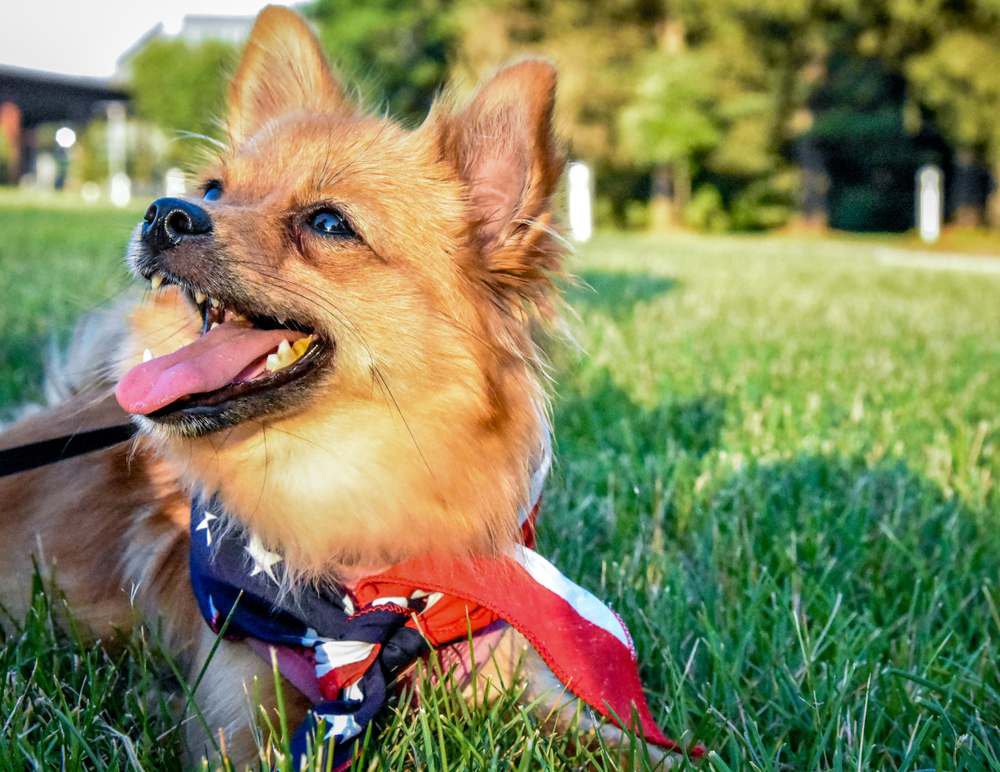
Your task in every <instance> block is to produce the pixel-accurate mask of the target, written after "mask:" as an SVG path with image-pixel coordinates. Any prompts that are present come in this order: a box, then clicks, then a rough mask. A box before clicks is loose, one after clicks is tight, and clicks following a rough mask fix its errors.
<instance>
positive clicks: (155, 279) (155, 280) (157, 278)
mask: <svg viewBox="0 0 1000 772" xmlns="http://www.w3.org/2000/svg"><path fill="white" fill-rule="evenodd" d="M161 284H163V275H162V274H159V273H154V274H153V275H152V276H150V277H149V286H150V287H152V288H153V289H159V288H160V285H161Z"/></svg>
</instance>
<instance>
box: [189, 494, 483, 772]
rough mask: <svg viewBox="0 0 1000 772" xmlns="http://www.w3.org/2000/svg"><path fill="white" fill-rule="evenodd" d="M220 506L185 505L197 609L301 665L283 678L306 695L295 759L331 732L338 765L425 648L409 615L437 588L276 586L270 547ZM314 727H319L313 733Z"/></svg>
mask: <svg viewBox="0 0 1000 772" xmlns="http://www.w3.org/2000/svg"><path fill="white" fill-rule="evenodd" d="M221 512H222V509H221V506H220V505H219V503H218V501H216V500H212V501H210V502H209V503H208V504H207V505H206V504H203V503H201V502H199V501H198V500H196V501H195V502H194V503H193V505H192V510H191V527H192V532H191V560H190V566H191V586H192V588H193V590H194V594H195V597H196V598H197V601H198V607H199V608H200V610H201V613H202V616H203V617H204V618H205V621H206V622H208V624H209V626H210V627H211V628H212V630H213V631H215V632H216V633H220V632H224V636H225V637H226V638H228V639H247V640H249V641H251V642H253V643H257V642H263V643H264V644H267V645H268V646H267V647H266V648H271V647H273V648H275V649H276V653H277V656H278V657H279V663H281V662H283V661H285V662H287V661H289V660H298V662H299V663H300V664H301V663H302V662H305V663H308V664H309V665H310V666H311V669H312V670H313V674H312V675H313V679H314V680H313V681H312V683H310V682H309V680H308V677H307V678H305V679H304V678H302V677H301V675H300V676H299V677H294V676H292V677H290V678H289V680H291V681H292V682H293V683H294V684H295V685H296V686H297V687H298V688H299V689H300V690H302V691H303V692H304V693H305V694H306V695H307V696H308V697H309V698H310V699H311V701H312V702H313V703H314V704H313V707H312V709H311V710H310V711H309V713H308V715H307V717H306V719H305V720H304V721H303V722H302V724H301V725H300V726H299V727H298V729H297V730H296V732H295V734H294V736H293V738H292V743H291V750H292V753H293V756H294V757H295V759H294V761H295V765H296V767H297V766H298V763H299V761H300V760H301V759H302V758H304V757H305V756H306V754H307V752H308V747H309V744H310V742H312V741H313V740H314V738H315V739H316V741H318V742H321V743H324V744H326V743H328V742H329V741H330V740H332V741H333V743H334V758H333V765H334V768H340V767H343V766H346V765H347V764H348V763H349V762H350V758H351V756H352V753H353V744H354V741H355V740H356V738H357V737H358V736H359V735H361V734H362V732H363V731H364V729H365V727H366V726H367V724H368V723H369V722H370V721H371V720H372V719H373V718H374V717H375V716H376V715H377V713H378V712H379V710H381V708H382V707H383V706H384V705H385V703H386V701H387V699H388V696H389V695H388V692H387V686H388V684H390V683H391V682H392V680H393V679H394V678H395V677H396V676H397V675H399V673H400V672H401V671H403V670H404V669H406V667H408V666H409V665H411V664H412V663H413V662H414V661H415V660H416V659H418V658H419V657H421V656H423V655H424V654H426V653H427V652H428V651H429V644H428V641H427V640H426V639H425V637H424V635H422V634H421V632H420V631H419V630H418V629H417V624H416V619H417V615H418V614H420V613H421V612H424V611H426V610H427V608H428V606H430V605H433V604H434V602H435V601H437V600H438V599H439V598H440V595H441V594H440V593H428V592H421V591H420V590H413V591H411V592H410V593H409V595H408V596H406V597H403V596H398V595H395V596H386V597H371V595H372V593H371V592H370V591H369V592H367V593H366V595H368V596H370V597H369V598H368V599H367V602H365V603H363V605H359V604H358V603H357V602H356V599H355V597H356V596H355V597H352V596H351V594H350V593H348V592H347V591H346V590H340V589H338V588H335V587H328V588H308V589H307V591H303V592H301V593H295V594H294V595H293V594H286V593H282V592H281V588H280V582H281V576H280V572H281V570H282V569H281V567H280V565H279V564H280V562H281V558H280V556H278V555H276V554H275V553H272V552H269V551H267V550H266V549H265V548H264V547H263V545H262V544H261V543H260V542H259V540H257V539H256V538H255V537H253V538H251V539H250V540H249V541H248V540H247V539H246V536H245V534H243V533H241V532H240V531H239V530H238V529H227V528H224V527H219V524H218V523H217V522H216V521H221V518H222V515H221ZM489 617H490V621H492V620H493V619H495V617H492V615H489ZM306 620H308V621H306ZM480 621H483V620H474V623H475V622H480ZM463 622H464V620H463ZM464 627H465V625H464V624H463V628H464ZM445 634H447V633H445ZM254 648H255V649H257V650H258V651H261V653H264V652H265V651H266V648H264V647H258V646H255V647H254ZM279 668H280V669H281V671H282V674H283V675H285V676H286V677H289V675H290V674H289V673H287V672H286V669H285V668H284V667H280V664H279ZM289 669H290V668H289ZM299 670H301V667H300V668H299ZM320 726H322V727H323V730H324V734H323V736H321V737H317V734H316V733H317V729H318V728H319V727H320Z"/></svg>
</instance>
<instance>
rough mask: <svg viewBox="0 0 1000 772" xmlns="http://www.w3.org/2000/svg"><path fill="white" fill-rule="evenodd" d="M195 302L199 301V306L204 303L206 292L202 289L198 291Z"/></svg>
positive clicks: (195, 294)
mask: <svg viewBox="0 0 1000 772" xmlns="http://www.w3.org/2000/svg"><path fill="white" fill-rule="evenodd" d="M194 302H195V303H197V304H198V305H199V306H200V305H201V304H202V303H204V302H205V293H204V292H202V291H201V290H198V291H196V292H195V293H194Z"/></svg>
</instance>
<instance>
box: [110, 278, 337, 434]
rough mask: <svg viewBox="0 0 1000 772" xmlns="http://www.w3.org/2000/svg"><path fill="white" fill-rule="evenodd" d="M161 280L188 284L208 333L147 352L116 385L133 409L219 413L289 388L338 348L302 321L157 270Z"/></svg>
mask: <svg viewBox="0 0 1000 772" xmlns="http://www.w3.org/2000/svg"><path fill="white" fill-rule="evenodd" d="M162 284H179V285H180V286H181V287H182V288H183V289H184V292H185V294H186V295H187V297H188V299H189V300H190V301H191V303H192V304H193V306H194V307H195V308H196V309H197V312H198V313H199V314H200V317H201V334H200V335H199V336H198V337H197V338H196V339H195V340H194V341H193V342H192V343H189V344H187V345H186V346H182V347H181V348H179V349H177V350H176V351H173V352H171V353H168V354H164V355H162V356H154V355H153V353H152V352H151V351H149V350H147V351H146V352H145V353H144V355H143V362H142V363H141V364H139V365H136V366H135V367H133V368H132V369H131V370H129V371H128V372H127V373H126V374H125V376H124V377H123V378H122V379H121V381H119V383H118V386H117V388H116V390H115V395H116V397H117V399H118V403H119V404H120V405H121V406H122V408H124V409H125V410H126V411H128V412H129V413H133V414H136V415H144V416H148V417H150V418H156V419H166V418H172V417H177V416H184V415H188V416H206V417H207V416H212V415H219V414H221V413H223V412H224V411H225V410H227V409H228V408H231V407H233V406H234V405H237V404H239V403H242V402H248V401H250V400H251V399H252V398H254V397H261V398H262V397H266V396H270V395H272V394H275V393H276V392H279V391H282V390H284V389H285V388H286V387H288V388H290V387H291V386H292V384H294V383H296V382H298V381H299V380H301V379H302V378H304V377H306V376H307V375H309V374H310V373H312V372H313V371H314V370H316V369H317V367H318V366H319V365H320V364H321V363H322V362H323V361H325V360H326V359H327V358H328V355H329V354H330V352H331V351H332V344H331V343H328V342H327V341H325V340H324V339H323V338H322V337H321V336H320V335H319V334H317V333H316V332H315V331H314V330H313V329H311V328H310V327H309V326H307V325H305V324H302V323H300V322H297V321H294V320H290V319H279V318H277V317H274V316H268V315H264V314H258V313H255V312H253V311H252V310H250V309H248V308H246V307H245V305H244V304H241V303H240V302H238V301H236V300H234V299H231V298H227V299H222V298H218V297H214V296H210V295H208V294H207V293H205V292H203V291H202V290H199V289H196V288H193V287H190V286H188V285H187V284H186V283H182V282H181V281H174V280H173V279H172V278H164V277H163V276H162V275H161V274H155V275H154V276H153V279H152V285H153V287H154V289H156V288H158V287H159V286H160V285H162ZM252 412H257V411H252Z"/></svg>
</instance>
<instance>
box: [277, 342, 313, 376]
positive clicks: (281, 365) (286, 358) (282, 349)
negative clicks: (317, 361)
mask: <svg viewBox="0 0 1000 772" xmlns="http://www.w3.org/2000/svg"><path fill="white" fill-rule="evenodd" d="M315 337H316V336H315V335H310V336H308V337H306V338H299V339H298V340H297V341H295V343H289V342H288V341H287V340H283V341H281V343H279V344H278V350H277V351H276V352H275V353H273V354H268V355H267V359H266V360H264V367H265V368H266V369H267V371H268V372H271V373H273V372H276V371H278V370H283V369H285V368H286V367H288V366H289V365H292V364H295V363H296V362H298V361H299V360H300V359H301V358H302V355H303V354H305V353H306V351H307V350H308V348H309V344H311V343H312V342H313V340H314V339H315Z"/></svg>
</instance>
